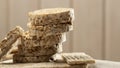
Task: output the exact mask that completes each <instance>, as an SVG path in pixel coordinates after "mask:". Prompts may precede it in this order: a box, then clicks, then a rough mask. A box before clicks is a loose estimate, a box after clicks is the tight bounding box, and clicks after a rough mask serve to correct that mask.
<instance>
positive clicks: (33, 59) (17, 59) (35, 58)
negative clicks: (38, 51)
mask: <svg viewBox="0 0 120 68" xmlns="http://www.w3.org/2000/svg"><path fill="white" fill-rule="evenodd" d="M50 57H51V55H40V56H32V57H31V56H29V57H25V56H22V55H19V54H14V55H13V62H14V63H37V62H48V61H49V59H50Z"/></svg>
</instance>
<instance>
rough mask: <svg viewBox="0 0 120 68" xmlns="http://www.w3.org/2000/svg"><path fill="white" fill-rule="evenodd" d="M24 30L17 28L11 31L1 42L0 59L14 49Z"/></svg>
mask: <svg viewBox="0 0 120 68" xmlns="http://www.w3.org/2000/svg"><path fill="white" fill-rule="evenodd" d="M23 32H24V30H23V29H22V28H21V27H19V26H17V27H16V28H14V29H13V30H11V31H10V32H9V33H8V34H7V36H6V37H5V38H4V39H3V40H2V41H1V42H0V59H1V58H2V57H3V56H4V55H6V54H7V52H8V51H9V50H10V49H11V48H12V47H13V46H12V44H13V43H14V42H16V40H17V39H18V38H19V37H21V35H22V34H23Z"/></svg>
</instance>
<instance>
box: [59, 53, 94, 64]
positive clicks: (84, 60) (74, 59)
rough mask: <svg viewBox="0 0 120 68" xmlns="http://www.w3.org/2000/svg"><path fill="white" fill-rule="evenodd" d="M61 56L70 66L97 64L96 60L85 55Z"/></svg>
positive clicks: (66, 54) (64, 54)
mask: <svg viewBox="0 0 120 68" xmlns="http://www.w3.org/2000/svg"><path fill="white" fill-rule="evenodd" d="M61 55H62V56H63V58H64V59H65V61H66V62H67V63H68V64H70V65H75V64H90V63H95V60H94V59H93V58H92V57H91V56H89V55H87V54H85V53H62V54H61Z"/></svg>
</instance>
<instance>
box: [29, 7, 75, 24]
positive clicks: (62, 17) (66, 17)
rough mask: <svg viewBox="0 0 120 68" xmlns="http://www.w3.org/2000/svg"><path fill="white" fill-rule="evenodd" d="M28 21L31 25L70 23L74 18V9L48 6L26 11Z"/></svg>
mask: <svg viewBox="0 0 120 68" xmlns="http://www.w3.org/2000/svg"><path fill="white" fill-rule="evenodd" d="M28 16H29V22H31V23H32V25H37V26H39V25H49V24H59V23H64V24H71V25H72V22H73V20H74V10H73V9H72V8H50V9H41V10H36V11H33V12H29V13H28Z"/></svg>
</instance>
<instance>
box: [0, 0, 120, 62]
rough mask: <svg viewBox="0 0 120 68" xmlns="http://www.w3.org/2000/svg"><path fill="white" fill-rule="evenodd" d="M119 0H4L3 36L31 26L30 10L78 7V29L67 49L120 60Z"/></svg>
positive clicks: (0, 2)
mask: <svg viewBox="0 0 120 68" xmlns="http://www.w3.org/2000/svg"><path fill="white" fill-rule="evenodd" d="M119 3H120V1H119V0H0V39H2V38H3V37H4V36H5V34H6V32H7V31H9V30H10V29H12V28H14V27H15V26H16V25H20V26H22V27H23V28H24V29H27V27H26V24H27V18H28V17H27V13H28V12H29V11H33V10H36V9H41V8H54V7H72V8H74V9H75V21H74V31H71V32H69V33H67V42H65V43H64V44H63V45H64V46H63V47H64V52H86V53H88V54H90V55H91V56H93V57H95V58H97V59H109V60H118V61H120V52H119V51H120V49H119V48H120V46H119V45H120V42H119V40H120V27H119V26H120V23H119V22H120V19H119V18H120V13H119V12H120V9H119V6H120V4H119Z"/></svg>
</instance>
